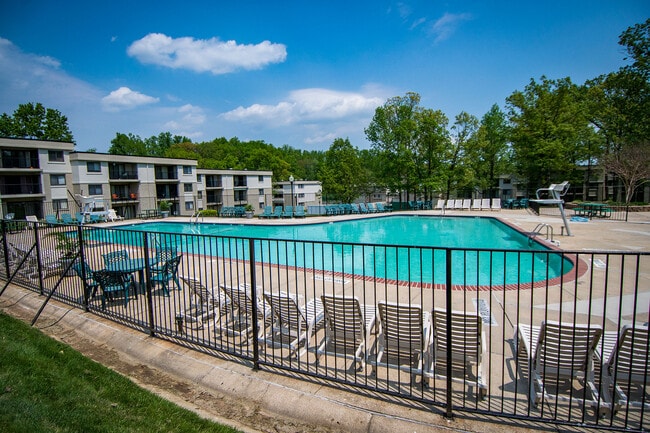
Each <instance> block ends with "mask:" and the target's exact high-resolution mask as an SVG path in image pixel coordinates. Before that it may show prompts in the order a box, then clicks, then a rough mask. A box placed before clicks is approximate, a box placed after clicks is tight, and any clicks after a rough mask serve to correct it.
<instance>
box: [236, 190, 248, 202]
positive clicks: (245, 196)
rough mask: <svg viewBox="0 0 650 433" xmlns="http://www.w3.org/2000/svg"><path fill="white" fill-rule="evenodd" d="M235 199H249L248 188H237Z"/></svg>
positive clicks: (238, 200)
mask: <svg viewBox="0 0 650 433" xmlns="http://www.w3.org/2000/svg"><path fill="white" fill-rule="evenodd" d="M235 201H236V202H240V201H248V194H247V193H246V190H236V191H235Z"/></svg>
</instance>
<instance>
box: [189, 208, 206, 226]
mask: <svg viewBox="0 0 650 433" xmlns="http://www.w3.org/2000/svg"><path fill="white" fill-rule="evenodd" d="M199 217H200V218H201V222H203V216H202V215H201V211H196V212H194V213H193V214H192V216H191V217H190V223H191V224H198V222H199Z"/></svg>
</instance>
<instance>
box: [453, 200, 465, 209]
mask: <svg viewBox="0 0 650 433" xmlns="http://www.w3.org/2000/svg"><path fill="white" fill-rule="evenodd" d="M454 209H457V210H462V209H463V199H462V198H457V199H456V200H454Z"/></svg>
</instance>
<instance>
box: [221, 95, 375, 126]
mask: <svg viewBox="0 0 650 433" xmlns="http://www.w3.org/2000/svg"><path fill="white" fill-rule="evenodd" d="M383 102H384V99H383V98H381V97H379V96H365V95H363V94H361V93H353V92H340V91H336V90H329V89H319V88H312V89H300V90H294V91H292V92H291V93H290V94H289V96H288V98H287V100H286V101H281V102H278V103H277V104H275V105H262V104H253V105H250V106H248V107H241V106H240V107H237V108H236V109H234V110H232V111H229V112H227V113H223V114H222V115H221V116H222V117H223V118H224V119H226V120H230V121H242V120H248V121H262V122H273V123H275V124H276V125H286V124H290V123H298V122H309V121H316V120H328V119H329V120H333V119H345V118H347V117H352V116H358V115H367V114H369V113H372V112H373V111H374V109H375V108H376V107H378V106H379V105H381V104H382V103H383Z"/></svg>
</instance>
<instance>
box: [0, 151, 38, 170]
mask: <svg viewBox="0 0 650 433" xmlns="http://www.w3.org/2000/svg"><path fill="white" fill-rule="evenodd" d="M7 153H9V154H7ZM0 164H1V165H0V169H12V168H14V169H39V168H40V166H39V163H38V155H36V154H29V153H24V152H23V155H17V154H16V153H15V152H10V151H9V152H8V151H3V152H2V159H1V160H0Z"/></svg>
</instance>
